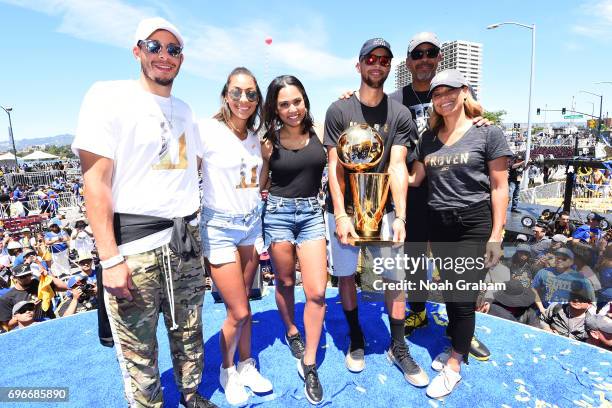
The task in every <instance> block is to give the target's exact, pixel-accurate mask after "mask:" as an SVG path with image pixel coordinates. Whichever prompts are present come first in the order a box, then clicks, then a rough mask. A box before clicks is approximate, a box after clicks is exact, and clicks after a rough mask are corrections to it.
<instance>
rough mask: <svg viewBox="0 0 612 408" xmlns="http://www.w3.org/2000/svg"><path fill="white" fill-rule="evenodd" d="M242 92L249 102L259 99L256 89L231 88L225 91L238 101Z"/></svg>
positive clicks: (233, 99)
mask: <svg viewBox="0 0 612 408" xmlns="http://www.w3.org/2000/svg"><path fill="white" fill-rule="evenodd" d="M242 94H244V95H245V96H246V98H247V100H248V101H249V102H256V101H257V100H258V99H259V95H257V91H254V90H248V91H246V90H245V91H243V90H242V89H240V88H233V89H230V90H229V91H227V95H228V96H229V97H230V99H231V100H232V101H234V102H238V101H240V99H241V98H242Z"/></svg>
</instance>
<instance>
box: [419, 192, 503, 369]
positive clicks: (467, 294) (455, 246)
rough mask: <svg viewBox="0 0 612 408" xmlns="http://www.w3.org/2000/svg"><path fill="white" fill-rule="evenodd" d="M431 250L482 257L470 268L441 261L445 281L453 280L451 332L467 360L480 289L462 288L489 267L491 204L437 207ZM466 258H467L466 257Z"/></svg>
mask: <svg viewBox="0 0 612 408" xmlns="http://www.w3.org/2000/svg"><path fill="white" fill-rule="evenodd" d="M429 222H430V239H431V250H432V253H433V256H434V259H435V258H443V259H445V260H446V259H448V258H450V259H453V260H459V259H461V258H463V259H468V258H473V259H475V260H476V259H478V258H479V257H480V259H481V263H480V264H475V265H474V267H473V268H470V269H469V270H463V269H465V268H463V267H458V265H461V263H458V262H457V261H455V262H453V265H454V267H452V266H449V263H444V264H441V267H438V269H439V271H440V278H441V283H450V284H451V285H452V286H451V287H452V288H453V289H450V290H443V291H442V295H443V297H444V302H445V303H446V313H447V315H448V328H447V334H448V336H449V337H450V338H451V345H452V347H453V349H454V350H455V351H456V352H458V353H461V354H463V358H464V361H466V362H467V356H468V354H469V350H470V342H471V340H472V337H473V336H474V330H475V328H476V299H477V297H478V294H479V290H477V289H471V288H470V289H465V288H463V289H461V287H462V286H463V283H464V282H465V283H468V284H469V283H477V282H479V281H481V280H483V279H484V276H485V275H486V269H485V268H484V266H482V262H484V258H483V257H484V254H485V250H486V243H487V241H488V239H489V236H490V235H491V228H492V217H491V204H490V202H488V201H487V202H484V203H480V204H476V205H473V206H470V207H469V208H465V209H458V210H450V211H435V210H431V211H430V213H429ZM462 262H463V261H462Z"/></svg>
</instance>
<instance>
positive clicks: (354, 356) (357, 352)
mask: <svg viewBox="0 0 612 408" xmlns="http://www.w3.org/2000/svg"><path fill="white" fill-rule="evenodd" d="M364 343H365V342H362V344H364ZM344 364H345V365H346V368H348V370H349V371H350V372H353V373H360V372H362V371H363V370H364V369H365V350H364V349H363V348H361V347H359V348H355V349H353V344H352V342H351V344H349V349H348V352H347V353H346V357H345V358H344Z"/></svg>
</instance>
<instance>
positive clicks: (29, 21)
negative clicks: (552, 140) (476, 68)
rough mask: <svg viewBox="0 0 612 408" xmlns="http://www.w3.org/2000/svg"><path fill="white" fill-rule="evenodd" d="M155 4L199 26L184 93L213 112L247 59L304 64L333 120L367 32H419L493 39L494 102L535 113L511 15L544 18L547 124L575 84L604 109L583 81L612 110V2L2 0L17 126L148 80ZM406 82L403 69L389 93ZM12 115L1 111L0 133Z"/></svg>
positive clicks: (290, 67) (2, 88) (32, 129)
mask: <svg viewBox="0 0 612 408" xmlns="http://www.w3.org/2000/svg"><path fill="white" fill-rule="evenodd" d="M432 4H435V7H433V6H430V5H432ZM155 15H160V16H162V17H165V18H167V19H169V20H170V21H172V22H174V23H175V24H176V25H177V26H178V27H179V29H180V30H181V31H182V33H183V35H184V36H185V37H186V47H185V63H184V64H183V67H182V71H181V73H180V75H179V78H178V79H177V80H176V81H175V87H174V90H173V93H174V95H176V96H178V97H180V98H182V99H184V100H185V101H187V102H188V103H189V104H190V105H191V106H192V108H193V110H194V112H195V113H196V115H198V116H201V117H208V116H210V115H212V114H213V113H214V112H215V111H216V110H217V108H218V106H219V92H220V90H221V87H222V86H223V83H224V81H225V78H226V76H227V73H228V72H229V71H230V70H231V69H232V68H233V67H235V66H239V65H244V66H246V67H248V68H250V69H251V70H252V71H253V72H254V73H255V74H256V76H257V77H258V79H259V82H260V86H262V87H265V86H267V84H268V83H269V81H270V80H271V79H272V78H273V77H274V76H276V75H281V74H294V75H296V76H298V77H299V78H300V79H301V80H302V81H303V82H304V85H305V87H306V90H307V92H308V94H309V97H310V100H311V105H312V111H313V113H314V116H315V120H317V121H321V122H322V121H323V120H324V115H325V111H326V109H327V107H328V106H329V104H330V103H331V102H333V101H334V100H335V99H336V98H337V96H338V95H339V94H340V93H341V92H342V91H343V90H347V89H355V88H357V86H358V84H359V76H358V74H357V73H356V71H355V69H354V64H355V62H356V58H357V53H358V51H359V48H360V47H361V44H362V43H363V42H364V41H365V40H366V39H368V38H371V37H378V36H382V37H384V38H385V39H387V40H388V41H389V42H390V43H391V45H392V48H393V51H394V54H395V56H396V59H397V61H399V59H400V58H404V56H405V53H406V47H407V44H408V41H409V39H410V37H411V36H412V35H413V34H415V33H417V32H419V31H433V32H436V33H437V34H438V36H439V37H440V38H441V39H442V40H443V41H444V40H455V39H462V40H468V41H475V42H480V43H483V44H484V57H483V80H482V91H481V102H482V103H483V105H484V107H485V109H487V110H498V109H504V110H506V111H507V112H508V114H507V116H506V117H505V121H506V122H515V121H516V122H519V121H520V122H526V120H527V101H528V84H529V67H530V65H529V64H530V55H531V50H530V47H531V32H530V30H527V29H522V28H520V27H516V26H503V27H500V28H498V29H496V30H486V26H487V25H489V24H492V23H496V22H500V21H518V22H521V23H525V24H531V23H535V24H536V25H537V38H536V42H537V43H536V74H535V87H534V95H535V96H534V101H535V106H534V120H535V121H536V122H540V121H542V120H543V115H542V116H539V117H538V116H535V108H536V107H540V108H544V107H545V106H546V105H547V106H548V109H560V108H562V107H566V108H569V107H570V105H571V101H572V96H575V101H576V110H579V111H583V112H587V113H590V112H591V110H592V108H593V105H592V104H591V103H592V102H593V103H595V112H596V114H597V111H598V109H599V99H598V98H596V97H594V96H591V95H588V94H584V93H579V91H580V90H588V91H591V92H594V93H600V94H601V93H603V95H604V109H603V110H604V116H605V114H606V111H610V113H612V85H605V84H604V85H596V84H594V82H598V81H612V70H611V69H610V67H611V66H612V64H611V63H612V53H611V52H610V50H612V47H611V45H612V0H557V1H533V0H531V1H523V0H513V1H507V0H501V1H500V0H496V1H482V0H476V1H471V2H462V1H444V0H442V1H438V2H433V3H432V2H425V1H420V2H415V1H408V0H403V1H378V2H372V1H368V2H362V1H325V2H324V1H309V2H306V1H301V2H298V1H293V2H287V1H277V0H272V1H268V0H266V1H241V0H233V1H187V0H186V1H172V2H171V1H169V0H140V1H126V0H48V1H44V0H0V38H2V39H3V46H2V52H3V58H2V59H3V63H2V69H1V71H0V104H1V105H4V106H12V107H13V108H14V112H13V113H12V119H13V130H14V134H15V138H16V139H25V138H31V137H45V136H53V135H56V134H61V133H73V132H74V128H75V125H76V120H77V116H78V112H79V106H80V103H81V100H82V98H83V95H84V94H85V92H86V91H87V89H88V88H89V87H90V86H91V84H92V83H93V82H95V81H100V80H114V79H127V78H137V77H138V74H139V66H138V64H137V62H136V61H135V60H134V58H133V56H132V54H131V46H132V38H133V32H134V30H135V28H136V25H137V23H138V21H139V20H140V19H141V18H143V17H149V16H155ZM267 36H271V37H272V38H273V43H272V45H270V46H267V45H266V44H265V42H264V40H265V38H266V37H267ZM397 61H396V62H397ZM393 90H394V81H393V78H392V77H391V76H390V78H389V79H388V80H387V83H386V85H385V91H387V92H391V91H393ZM547 119H548V121H558V120H561V115H560V113H552V112H551V113H549V114H548V115H547ZM7 125H8V120H7V118H6V115H5V114H4V113H3V112H0V140H4V139H5V138H6V137H7V133H8V132H7V131H6V130H5V129H6V128H7Z"/></svg>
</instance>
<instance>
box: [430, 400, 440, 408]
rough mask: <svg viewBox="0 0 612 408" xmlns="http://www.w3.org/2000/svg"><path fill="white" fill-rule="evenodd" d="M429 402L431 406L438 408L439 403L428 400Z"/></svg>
mask: <svg viewBox="0 0 612 408" xmlns="http://www.w3.org/2000/svg"><path fill="white" fill-rule="evenodd" d="M427 402H429V405H431V406H432V407H433V408H438V403H437V402H436V401H433V400H427Z"/></svg>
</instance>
